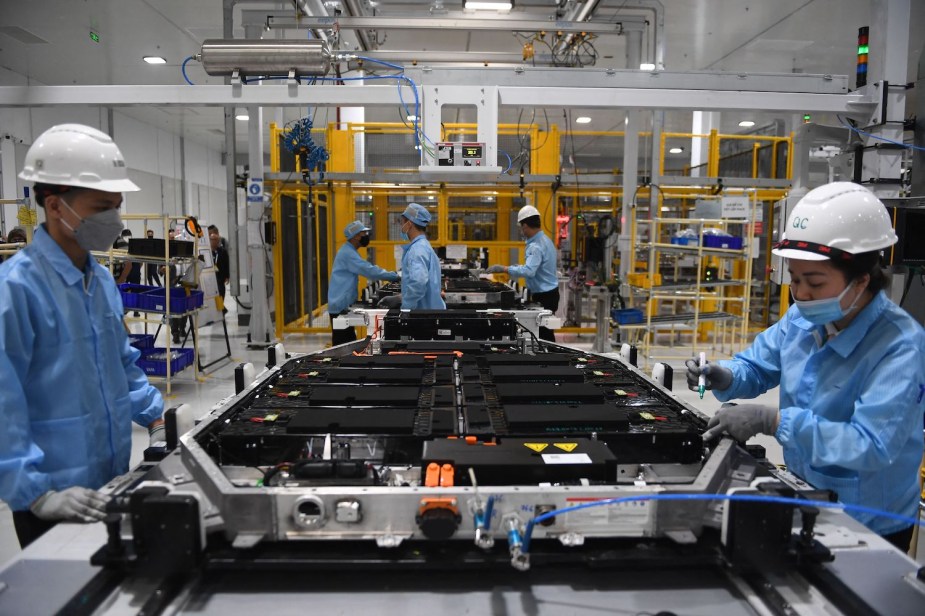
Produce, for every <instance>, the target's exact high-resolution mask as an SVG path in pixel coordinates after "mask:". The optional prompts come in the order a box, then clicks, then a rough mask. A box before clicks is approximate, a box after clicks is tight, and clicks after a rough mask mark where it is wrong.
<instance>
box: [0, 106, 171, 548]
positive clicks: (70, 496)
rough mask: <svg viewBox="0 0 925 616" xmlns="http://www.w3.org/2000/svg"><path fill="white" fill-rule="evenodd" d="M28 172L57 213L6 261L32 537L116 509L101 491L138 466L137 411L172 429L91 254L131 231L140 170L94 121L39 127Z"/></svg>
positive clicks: (20, 520) (143, 420) (20, 486)
mask: <svg viewBox="0 0 925 616" xmlns="http://www.w3.org/2000/svg"><path fill="white" fill-rule="evenodd" d="M19 177H20V178H22V179H24V180H27V181H32V182H35V197H36V201H37V203H38V204H39V205H41V206H42V207H43V208H44V209H45V219H46V222H45V223H44V224H42V226H41V227H40V228H39V229H37V230H36V232H35V237H34V240H33V242H32V243H31V244H30V245H29V246H27V247H26V248H24V249H23V250H22V251H20V252H19V253H17V254H16V255H15V256H14V257H13V258H11V259H9V260H7V261H5V262H4V263H3V264H2V265H0V383H3V385H2V387H0V418H2V424H3V430H0V499H3V500H4V501H6V503H7V504H9V506H10V509H12V510H13V522H14V525H15V527H16V534H17V536H18V537H19V542H20V544H21V545H22V546H23V547H25V546H27V545H28V544H29V543H31V542H32V541H33V540H35V539H36V538H38V537H39V536H40V535H41V534H42V533H44V532H45V531H47V530H48V529H49V528H51V527H52V526H53V525H54V524H56V523H57V522H58V521H61V520H69V521H79V522H93V521H96V520H101V519H102V518H103V517H104V515H105V514H104V508H105V506H106V503H107V501H108V498H107V497H105V496H104V495H102V494H100V493H99V492H97V490H98V489H99V488H101V487H102V486H103V485H105V484H106V483H108V482H109V481H110V480H111V479H113V478H114V477H117V476H118V475H121V474H123V473H126V472H127V471H128V470H129V468H128V465H129V456H130V453H131V447H132V425H131V422H132V421H134V422H135V423H137V424H139V425H142V426H146V427H147V428H148V433H149V436H150V439H151V442H152V444H153V443H154V442H156V441H162V440H163V434H164V427H163V420H162V419H161V416H162V414H163V408H164V403H163V400H162V399H161V394H160V393H159V392H158V391H157V389H155V388H154V387H152V386H151V385H150V384H149V383H148V379H147V377H146V376H145V374H144V372H142V370H141V369H140V368H138V367H137V366H136V365H135V360H136V359H138V356H139V352H138V351H137V350H136V349H134V348H132V347H131V346H130V345H129V342H128V336H127V334H126V331H125V327H124V325H123V323H122V300H121V298H120V296H119V291H118V289H117V288H116V284H115V282H114V281H113V278H112V276H111V275H110V274H109V271H108V270H107V269H106V268H104V267H102V266H101V265H100V264H98V263H97V262H96V261H95V260H94V259H93V258H91V256H90V254H89V251H91V250H108V249H109V247H110V246H112V243H113V241H114V240H115V239H116V238H117V237H118V236H119V233H120V232H121V231H122V220H121V218H120V216H119V208H120V206H121V203H122V194H121V193H122V192H125V191H135V190H139V189H138V187H137V186H136V185H135V184H134V183H132V182H131V180H129V179H128V175H127V173H126V169H125V162H124V159H123V157H122V153H121V152H120V151H119V148H118V147H117V146H116V144H115V143H113V141H112V139H110V138H109V136H108V135H106V134H104V133H102V132H100V131H98V130H96V129H94V128H90V127H89V126H82V125H80V124H62V125H59V126H54V127H52V128H50V129H48V130H47V131H45V132H44V133H42V135H40V136H39V138H38V139H36V141H35V143H34V144H33V145H32V147H31V148H29V151H28V152H27V153H26V161H25V165H24V168H23V171H22V173H20V174H19Z"/></svg>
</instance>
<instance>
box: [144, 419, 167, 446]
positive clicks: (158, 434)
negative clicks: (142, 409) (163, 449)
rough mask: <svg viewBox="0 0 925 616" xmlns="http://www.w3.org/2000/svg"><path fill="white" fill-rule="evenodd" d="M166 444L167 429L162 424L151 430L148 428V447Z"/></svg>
mask: <svg viewBox="0 0 925 616" xmlns="http://www.w3.org/2000/svg"><path fill="white" fill-rule="evenodd" d="M159 444H163V445H166V444H167V429H166V428H165V427H164V424H162V423H161V424H158V425H156V426H154V427H153V428H148V447H154V446H156V445H159Z"/></svg>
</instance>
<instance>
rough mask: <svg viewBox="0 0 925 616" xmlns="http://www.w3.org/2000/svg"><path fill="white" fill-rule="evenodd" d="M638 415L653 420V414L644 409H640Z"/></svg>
mask: <svg viewBox="0 0 925 616" xmlns="http://www.w3.org/2000/svg"><path fill="white" fill-rule="evenodd" d="M639 416H640V417H642V418H643V419H648V420H649V421H655V415H653V414H652V413H648V412H646V411H642V412H641V413H639Z"/></svg>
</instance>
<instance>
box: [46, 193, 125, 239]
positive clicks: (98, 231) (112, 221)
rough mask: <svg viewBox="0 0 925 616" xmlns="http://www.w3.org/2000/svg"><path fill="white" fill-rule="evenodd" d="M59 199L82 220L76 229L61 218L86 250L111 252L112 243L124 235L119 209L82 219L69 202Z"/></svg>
mask: <svg viewBox="0 0 925 616" xmlns="http://www.w3.org/2000/svg"><path fill="white" fill-rule="evenodd" d="M58 199H59V200H60V201H61V203H63V204H64V207H66V208H67V209H69V210H70V211H71V213H72V214H73V215H74V216H77V219H78V220H80V226H79V227H77V228H76V229H74V227H72V226H71V225H69V224H67V221H66V220H64V218H61V222H62V224H64V226H65V227H67V228H68V229H70V230H71V231H73V232H74V237H75V238H76V239H77V243H78V244H79V245H80V247H81V248H83V249H84V250H87V251H90V250H109V249H110V248H111V247H112V243H113V242H115V241H116V238H117V237H119V235H120V234H121V233H122V228H123V225H122V217H121V216H120V215H119V210H118V209H115V208H113V209H109V210H104V211H102V212H99V213H97V214H93V215H92V216H87V217H86V218H81V217H80V215H79V214H78V213H77V212H75V211H74V208H72V207H71V206H70V205H68V203H67V201H65V200H64V199H62V198H61V197H60V196H58Z"/></svg>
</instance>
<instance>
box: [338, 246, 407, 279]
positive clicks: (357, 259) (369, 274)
mask: <svg viewBox="0 0 925 616" xmlns="http://www.w3.org/2000/svg"><path fill="white" fill-rule="evenodd" d="M350 271H352V272H353V273H354V274H359V275H360V276H363V277H365V278H368V279H369V280H388V281H391V282H395V281H396V280H398V274H397V273H395V272H390V271H389V270H386V269H382V268H381V267H379V266H377V265H373V264H372V263H370V262H369V261H366V260H365V259H363V258H362V257H361V256H360V255H359V253H357V252H354V253H353V256H352V257H351V259H350Z"/></svg>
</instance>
